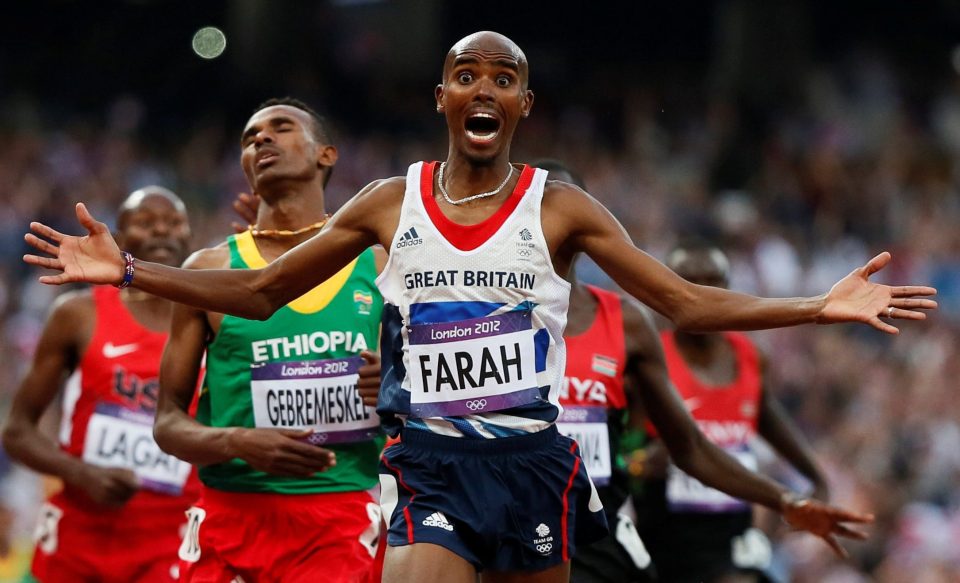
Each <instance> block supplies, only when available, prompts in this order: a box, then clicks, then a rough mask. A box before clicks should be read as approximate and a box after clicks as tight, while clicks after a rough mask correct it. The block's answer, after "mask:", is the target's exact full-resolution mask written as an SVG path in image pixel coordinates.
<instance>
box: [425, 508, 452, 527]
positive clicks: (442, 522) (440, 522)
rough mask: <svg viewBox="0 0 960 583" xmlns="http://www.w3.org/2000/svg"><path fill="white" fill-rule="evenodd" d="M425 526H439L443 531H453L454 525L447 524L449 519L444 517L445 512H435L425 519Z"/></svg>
mask: <svg viewBox="0 0 960 583" xmlns="http://www.w3.org/2000/svg"><path fill="white" fill-rule="evenodd" d="M423 525H424V526H437V527H440V528H442V529H443V530H453V525H452V524H450V523H449V522H447V517H446V516H444V515H443V512H434V513H433V514H431V515H430V516H428V517H426V518H424V519H423Z"/></svg>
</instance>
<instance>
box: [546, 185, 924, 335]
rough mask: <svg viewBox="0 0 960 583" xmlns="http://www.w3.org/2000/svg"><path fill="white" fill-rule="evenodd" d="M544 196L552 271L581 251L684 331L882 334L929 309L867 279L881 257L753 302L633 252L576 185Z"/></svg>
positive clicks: (920, 299)
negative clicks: (823, 282) (823, 288)
mask: <svg viewBox="0 0 960 583" xmlns="http://www.w3.org/2000/svg"><path fill="white" fill-rule="evenodd" d="M548 190H549V192H548V194H549V196H545V197H544V213H545V215H544V221H543V222H544V231H545V232H546V234H547V240H548V242H549V243H550V244H551V246H552V251H554V258H555V263H558V265H557V268H558V269H563V268H564V267H565V266H564V262H568V261H569V258H571V257H572V256H573V254H575V253H576V252H578V251H585V252H586V253H587V254H588V255H590V257H592V258H593V259H594V261H596V262H597V264H599V265H600V267H601V268H603V270H604V271H606V272H607V273H608V274H609V275H610V276H611V277H613V279H614V280H615V281H616V282H617V283H618V284H619V285H620V286H621V287H622V288H623V289H624V290H626V291H627V292H628V293H630V294H631V295H632V296H634V297H635V298H637V299H639V300H640V301H642V302H643V303H645V304H647V305H648V306H650V307H651V308H653V309H654V310H656V311H657V312H659V313H661V314H663V315H664V316H666V317H667V318H669V319H670V320H671V321H672V322H673V323H674V325H675V326H676V327H677V328H679V329H681V330H688V331H702V332H705V331H717V330H758V329H765V328H779V327H783V326H795V325H798V324H808V323H810V324H812V323H817V324H833V323H838V322H863V323H866V324H869V325H871V326H873V327H874V328H876V329H878V330H881V331H883V332H888V333H891V334H896V333H897V332H898V330H897V328H896V327H894V326H892V325H891V324H889V323H887V322H884V321H883V320H881V319H880V318H881V317H885V318H899V319H906V320H922V319H924V318H925V317H926V315H925V314H924V312H922V311H920V310H928V309H934V308H936V307H937V304H936V302H934V301H932V300H929V299H926V297H925V296H931V295H934V294H935V293H936V290H935V289H933V288H931V287H927V286H894V287H891V286H886V285H880V284H877V283H873V282H871V281H870V276H872V275H873V274H874V273H876V272H877V271H879V270H881V269H883V267H885V266H886V265H887V264H888V263H889V262H890V254H889V253H881V254H879V255H877V256H876V257H874V258H873V259H871V260H870V261H869V262H868V263H867V264H866V265H864V266H863V267H860V268H858V269H855V270H854V271H853V272H851V273H850V275H848V276H847V277H845V278H843V279H842V280H841V281H840V282H838V283H837V284H836V285H834V286H833V288H832V289H831V290H830V291H829V292H828V293H826V294H823V295H821V296H817V297H812V298H783V299H769V298H758V297H754V296H750V295H746V294H741V293H737V292H732V291H729V290H725V289H720V288H715V287H708V286H700V285H696V284H693V283H690V282H688V281H686V280H684V279H683V278H681V277H680V276H678V275H677V274H675V273H673V272H672V271H671V270H670V269H668V268H667V267H666V266H664V265H663V264H661V263H660V262H658V261H657V260H655V259H653V258H652V257H650V256H649V255H647V254H646V253H644V252H643V251H640V250H639V249H637V248H636V247H635V246H634V245H633V243H632V242H631V241H630V238H629V236H628V235H627V233H626V231H625V230H624V229H623V227H622V226H621V225H620V223H619V222H618V221H617V220H616V218H614V217H613V215H612V214H610V212H609V211H608V210H607V209H606V208H604V207H603V205H601V204H600V203H599V202H597V201H596V200H594V199H593V198H592V197H590V196H589V195H588V194H586V193H585V192H583V191H582V190H579V189H578V188H576V187H574V186H570V185H568V184H564V183H557V182H552V183H550V184H549V187H548Z"/></svg>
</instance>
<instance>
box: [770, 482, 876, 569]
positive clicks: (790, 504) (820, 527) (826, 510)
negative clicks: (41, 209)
mask: <svg viewBox="0 0 960 583" xmlns="http://www.w3.org/2000/svg"><path fill="white" fill-rule="evenodd" d="M780 511H781V512H782V513H783V520H784V521H785V522H786V523H787V524H789V525H790V526H792V527H793V528H796V529H797V530H805V531H807V532H809V533H812V534H815V535H817V536H819V537H820V538H822V539H823V540H824V541H826V543H827V544H828V545H830V548H831V549H833V552H835V553H836V554H837V555H838V556H839V557H841V558H847V556H848V555H847V551H846V550H845V549H844V548H843V547H842V546H841V545H840V541H839V540H837V537H838V536H842V537H845V538H850V539H854V540H865V539H866V538H867V535H866V533H863V532H860V531H858V530H854V529H852V528H850V527H849V526H847V525H846V524H843V523H845V522H855V523H859V524H869V523H871V522H873V515H872V514H861V513H859V512H850V511H849V510H843V509H841V508H837V507H835V506H828V505H826V504H824V503H822V502H819V501H817V500H814V499H812V498H797V497H795V496H793V495H785V496H784V497H783V500H782V501H781V505H780Z"/></svg>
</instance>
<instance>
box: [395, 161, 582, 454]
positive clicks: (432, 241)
mask: <svg viewBox="0 0 960 583" xmlns="http://www.w3.org/2000/svg"><path fill="white" fill-rule="evenodd" d="M435 167H436V163H434V162H431V163H423V162H418V163H416V164H413V165H411V166H410V169H409V171H408V172H407V180H406V191H405V193H404V200H403V205H402V207H401V211H400V223H399V228H398V229H397V232H396V236H395V237H394V240H393V242H392V244H391V245H390V259H389V260H388V261H387V265H386V268H385V269H384V272H383V273H382V274H381V275H380V278H379V279H378V284H379V285H380V289H381V291H382V293H383V296H384V301H385V303H386V306H385V315H384V318H383V324H384V349H385V350H389V351H390V352H385V353H384V355H385V360H387V361H390V360H391V359H392V360H393V362H394V364H395V365H396V366H391V367H390V368H389V369H387V371H386V374H384V381H383V386H382V388H381V392H380V403H379V408H380V409H381V410H384V411H386V412H388V413H393V414H395V415H397V416H398V417H399V418H400V419H403V420H404V421H405V423H406V427H407V428H409V429H417V430H423V431H430V432H433V433H438V434H441V435H449V436H455V437H471V438H485V439H493V438H498V437H506V436H516V435H523V434H527V433H536V432H539V431H542V430H544V429H546V428H548V427H550V426H551V425H552V424H553V422H554V420H555V419H556V418H557V413H558V406H559V405H558V395H557V391H558V390H559V388H560V385H561V382H562V379H563V366H564V362H565V360H564V348H563V328H564V326H565V325H566V313H567V298H568V296H569V293H570V284H569V283H568V282H567V281H566V280H565V279H563V278H562V277H560V276H559V275H557V273H556V272H555V271H554V270H553V263H552V262H551V260H550V253H549V251H548V248H547V244H546V241H545V240H544V237H543V230H542V228H541V220H540V202H541V199H542V197H543V186H544V183H545V181H546V176H547V173H546V171H544V170H537V169H534V168H530V167H528V166H523V167H518V168H517V173H518V174H519V176H520V177H519V179H518V180H517V183H516V186H515V187H514V189H513V192H512V193H511V194H510V196H509V197H508V198H507V200H506V202H505V203H504V204H503V206H501V207H500V209H498V210H497V211H496V213H494V214H493V215H492V216H490V217H489V218H488V219H487V220H485V221H484V222H482V223H480V224H477V225H472V226H470V227H464V226H462V225H456V224H454V223H452V222H451V221H449V220H447V219H446V217H445V216H444V215H443V214H442V213H441V211H440V210H439V206H438V205H437V202H436V200H435V199H434V197H433V180H432V178H433V174H434V169H435ZM425 257H427V258H430V260H429V261H424V258H425ZM451 322H458V323H457V324H455V325H453V324H449V323H451ZM404 324H406V325H404ZM401 371H411V373H410V374H403V375H401V374H400V373H401ZM490 381H495V382H490Z"/></svg>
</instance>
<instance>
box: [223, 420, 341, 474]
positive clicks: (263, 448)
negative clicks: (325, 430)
mask: <svg viewBox="0 0 960 583" xmlns="http://www.w3.org/2000/svg"><path fill="white" fill-rule="evenodd" d="M312 433H313V432H312V431H311V430H309V429H267V428H256V429H248V428H238V429H237V430H236V431H234V432H233V434H232V435H231V438H230V445H231V449H232V451H233V455H234V457H238V458H240V459H242V460H243V461H245V462H247V463H248V464H250V467H252V468H253V469H255V470H259V471H261V472H266V473H268V474H274V475H277V476H289V477H295V478H307V477H309V476H312V475H313V474H315V473H317V472H322V471H325V470H328V469H329V468H331V467H333V466H335V465H337V457H336V455H335V454H334V453H333V452H332V451H330V450H329V449H324V448H322V447H318V446H316V445H311V444H309V443H307V442H305V441H304V440H305V439H306V438H307V437H309V436H310V435H311V434H312Z"/></svg>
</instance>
